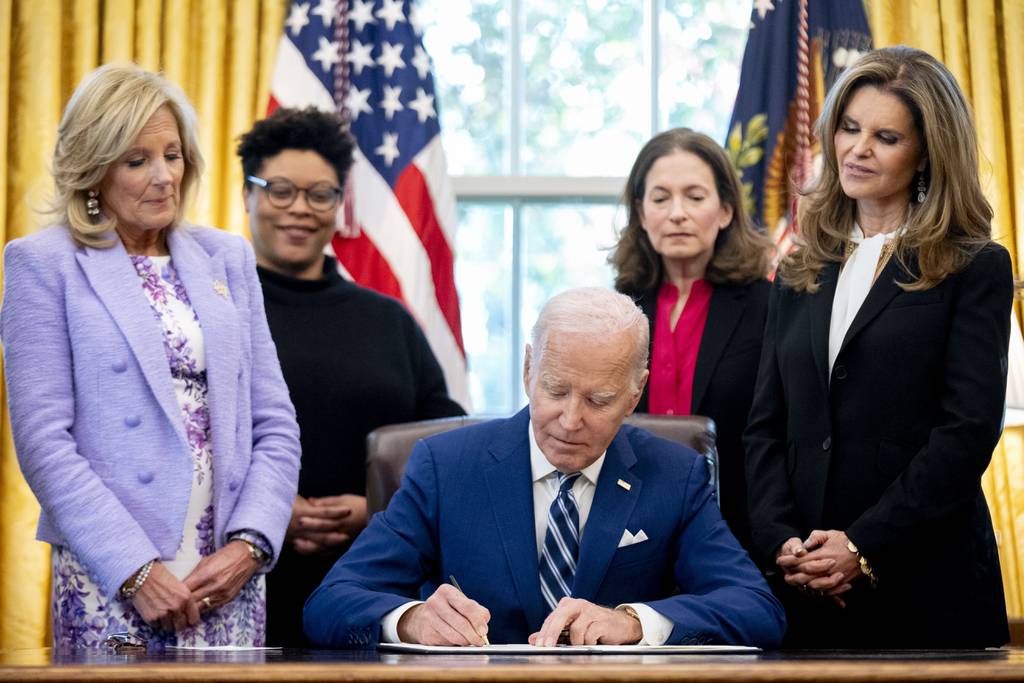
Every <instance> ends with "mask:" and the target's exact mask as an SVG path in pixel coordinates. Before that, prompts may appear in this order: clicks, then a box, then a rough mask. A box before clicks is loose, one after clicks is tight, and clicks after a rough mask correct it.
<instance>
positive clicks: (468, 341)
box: [455, 202, 516, 414]
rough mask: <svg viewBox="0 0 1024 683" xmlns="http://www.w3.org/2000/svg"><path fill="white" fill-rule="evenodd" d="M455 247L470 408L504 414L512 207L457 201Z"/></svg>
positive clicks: (509, 369) (509, 365)
mask: <svg viewBox="0 0 1024 683" xmlns="http://www.w3.org/2000/svg"><path fill="white" fill-rule="evenodd" d="M455 249H456V253H457V256H456V259H455V285H456V287H457V288H458V290H459V309H460V311H461V313H462V340H463V343H464V344H465V346H466V361H467V363H468V364H469V395H470V398H471V400H472V401H473V412H475V413H491V414H508V413H511V412H512V411H513V410H514V409H515V408H516V406H515V405H513V403H512V399H513V394H512V393H511V387H512V386H513V384H512V383H513V370H514V359H513V356H512V354H513V351H512V324H513V321H514V319H515V316H514V315H512V207H511V206H508V205H505V204H484V203H468V202H461V203H460V204H459V230H458V234H457V235H456V238H455Z"/></svg>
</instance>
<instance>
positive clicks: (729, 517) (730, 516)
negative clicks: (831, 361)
mask: <svg viewBox="0 0 1024 683" xmlns="http://www.w3.org/2000/svg"><path fill="white" fill-rule="evenodd" d="M769 290H770V286H769V284H768V281H767V280H755V281H754V282H750V283H748V284H743V285H737V284H727V285H714V289H713V291H712V294H711V305H710V308H709V309H708V319H707V323H706V324H705V326H704V335H703V336H702V337H701V340H700V348H699V349H698V350H697V367H696V369H695V371H694V374H693V400H692V407H691V410H690V412H692V413H693V414H694V415H705V416H707V417H710V418H711V419H713V420H714V421H715V426H716V430H717V441H716V443H717V446H718V458H719V470H720V471H719V477H720V482H719V484H720V496H719V498H720V500H719V505H720V506H721V509H722V516H723V517H725V520H726V522H728V523H729V528H730V529H732V532H733V534H735V536H736V538H737V539H739V541H740V544H742V545H743V547H744V548H746V549H748V550H749V549H750V547H751V545H750V523H749V519H748V515H747V487H746V479H745V476H744V467H743V443H742V440H741V439H742V434H743V429H744V427H746V425H747V413H748V412H749V411H750V403H751V401H752V400H753V395H754V380H755V378H756V377H757V364H758V359H759V358H760V355H761V340H762V337H763V335H764V324H765V318H766V316H767V314H768V292H769ZM633 296H634V298H635V299H636V301H637V304H638V305H639V306H640V308H641V309H642V310H643V312H644V313H645V314H646V315H647V320H648V321H649V323H650V326H651V350H652V351H653V346H654V319H655V314H656V311H657V301H658V287H655V288H653V289H649V290H646V291H644V292H640V293H638V294H633ZM648 393H649V387H646V386H645V387H644V393H643V396H642V397H641V398H640V403H639V404H638V405H637V411H638V412H641V413H643V412H647V410H648Z"/></svg>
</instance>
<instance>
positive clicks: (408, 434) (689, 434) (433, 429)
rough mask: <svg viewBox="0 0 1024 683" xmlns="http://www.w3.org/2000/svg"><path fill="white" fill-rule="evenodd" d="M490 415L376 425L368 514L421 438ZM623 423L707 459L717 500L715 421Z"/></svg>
mask: <svg viewBox="0 0 1024 683" xmlns="http://www.w3.org/2000/svg"><path fill="white" fill-rule="evenodd" d="M490 419H493V418H492V417H485V416H466V417H444V418H440V419H437V420H421V421H419V422H405V423H402V424H394V425H387V426H385V427H379V428H377V429H375V430H373V431H372V432H370V433H369V434H368V435H367V436H366V511H367V514H368V515H373V514H374V513H375V512H380V511H381V510H383V509H384V508H386V507H387V505H388V501H390V500H391V496H393V495H394V494H395V491H397V490H398V486H399V484H401V482H402V474H403V473H404V472H405V463H406V461H407V460H408V459H409V455H410V454H411V453H412V449H413V446H415V445H416V442H417V441H419V440H420V439H425V438H426V437H428V436H432V435H433V434H439V433H441V432H447V431H448V430H451V429H457V428H459V427H466V426H468V425H472V424H477V423H478V422H485V421H487V420H490ZM625 421H626V424H631V425H633V426H636V427H640V428H642V429H646V430H647V431H649V432H652V433H653V434H655V435H657V436H660V437H661V438H663V439H668V440H669V441H675V442H676V443H680V444H682V445H684V446H689V447H690V448H692V449H693V450H695V451H697V452H698V453H700V454H701V455H703V456H704V457H705V459H707V463H708V485H709V486H711V487H712V488H713V489H714V492H715V500H718V450H717V449H716V448H715V422H714V420H712V419H711V418H709V417H704V416H702V415H686V416H681V415H646V414H635V415H630V416H629V417H627V418H626V420H625Z"/></svg>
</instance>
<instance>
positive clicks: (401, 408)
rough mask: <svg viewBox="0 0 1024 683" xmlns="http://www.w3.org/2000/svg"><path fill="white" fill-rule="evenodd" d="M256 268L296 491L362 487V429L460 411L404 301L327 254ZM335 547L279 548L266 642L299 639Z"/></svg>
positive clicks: (270, 591)
mask: <svg viewBox="0 0 1024 683" xmlns="http://www.w3.org/2000/svg"><path fill="white" fill-rule="evenodd" d="M257 270H258V272H259V278H260V282H261V283H262V285H263V298H264V305H265V307H266V310H267V321H268V322H269V324H270V333H271V335H272V336H273V338H274V343H275V344H276V345H277V355H278V358H279V359H280V361H281V370H282V372H283V373H284V379H285V382H286V383H287V384H288V389H289V392H290V393H291V399H292V403H294V404H295V411H296V414H297V416H298V421H299V428H300V430H301V442H302V469H301V471H300V473H299V494H300V495H303V496H332V495H339V494H342V493H353V494H358V495H365V492H366V472H365V460H366V435H367V434H368V433H370V432H371V431H373V430H374V429H376V428H377V427H379V426H381V425H386V424H394V423H397V422H410V421H412V420H425V419H430V418H435V417H448V416H452V415H462V414H464V411H463V410H462V408H461V407H460V406H459V404H457V403H455V402H454V401H453V400H451V399H450V398H448V392H447V389H446V387H445V383H444V375H443V374H442V373H441V367H440V366H439V365H438V363H437V359H435V358H434V354H433V353H432V352H431V350H430V347H429V345H428V344H427V340H426V337H424V336H423V332H422V331H421V330H420V328H419V326H418V325H417V324H416V321H415V320H413V318H412V316H410V315H409V313H408V312H407V311H406V310H405V308H404V307H403V306H402V304H401V303H399V302H398V301H396V300H395V299H392V298H390V297H386V296H383V295H381V294H378V293H376V292H373V291H371V290H369V289H366V288H364V287H360V286H359V285H356V284H353V283H351V282H348V281H347V280H345V279H344V278H342V277H341V276H340V275H339V274H338V270H337V265H336V262H335V261H334V259H332V258H329V257H324V275H323V277H321V278H320V279H318V280H301V279H298V278H293V277H289V276H287V275H282V274H281V273H276V272H274V271H271V270H267V269H265V268H257ZM338 556H339V554H332V555H330V556H317V557H308V556H302V555H299V554H297V553H295V552H293V551H289V549H288V548H286V549H285V551H284V552H282V553H281V557H280V559H279V561H278V565H277V567H276V568H275V569H274V570H273V572H271V574H270V576H269V578H268V584H267V593H268V595H267V602H268V605H267V607H268V614H267V643H268V644H270V645H286V646H302V645H304V644H305V643H304V642H303V641H302V640H300V638H301V634H302V605H303V603H304V602H305V599H306V597H307V596H308V595H309V593H311V592H312V591H313V589H314V588H316V587H317V586H318V585H319V583H320V580H321V579H322V578H323V575H324V574H325V573H326V572H327V571H328V570H329V569H330V568H331V566H332V565H333V564H334V562H335V560H337V558H338Z"/></svg>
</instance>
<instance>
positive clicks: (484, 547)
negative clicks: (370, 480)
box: [304, 409, 785, 647]
mask: <svg viewBox="0 0 1024 683" xmlns="http://www.w3.org/2000/svg"><path fill="white" fill-rule="evenodd" d="M529 417H530V416H529V411H528V410H527V409H524V410H522V411H521V412H520V413H519V414H517V415H515V416H514V417H512V418H509V419H504V420H494V421H491V422H486V423H483V424H479V425H475V426H471V427H466V428H463V429H458V430H454V431H451V432H447V433H444V434H440V435H437V436H434V437H431V438H429V439H426V440H424V441H421V442H420V443H418V444H417V445H416V448H415V449H414V451H413V453H412V456H411V457H410V459H409V464H408V467H407V469H406V473H405V477H404V479H403V482H402V486H401V488H400V489H399V491H398V492H397V493H396V494H395V496H394V498H393V499H392V500H391V503H390V505H388V508H387V509H386V510H385V511H384V512H382V513H380V514H378V515H376V516H374V518H373V519H372V520H371V521H370V524H369V526H368V527H367V529H366V530H365V531H364V532H363V533H362V534H361V535H360V536H359V538H358V539H357V541H356V542H355V544H354V545H353V546H352V548H351V549H350V550H349V551H348V552H347V553H345V555H344V556H343V557H342V558H341V559H340V560H339V561H338V563H337V564H336V565H335V566H334V568H333V569H332V570H331V571H330V573H328V575H327V576H326V577H325V578H324V581H323V583H322V584H321V585H320V587H319V588H318V589H317V590H316V591H315V592H314V593H313V594H312V595H311V596H310V598H309V600H308V601H307V602H306V607H305V612H304V622H305V629H306V633H307V635H308V636H309V637H310V638H311V639H312V640H313V641H314V642H316V643H318V644H320V645H324V646H333V647H372V646H374V645H375V644H376V643H377V641H378V639H379V637H380V623H381V619H382V617H383V616H384V615H385V614H387V613H388V612H389V611H391V610H392V609H394V608H396V607H398V606H400V605H402V604H404V603H405V602H407V601H408V600H410V599H414V598H417V597H421V596H427V595H429V594H431V593H432V592H433V591H434V590H435V589H436V587H437V586H438V585H439V583H440V582H442V581H444V580H446V578H447V577H448V575H450V574H451V575H454V576H456V577H458V579H459V583H460V584H461V587H462V589H463V590H464V591H465V592H466V594H467V595H469V596H470V597H472V598H473V599H474V600H476V601H477V602H479V603H480V604H481V605H483V606H484V607H486V608H487V609H488V610H489V611H490V613H491V621H490V626H489V629H490V630H489V634H488V635H489V638H490V641H491V642H492V643H525V642H526V640H527V638H528V636H529V635H530V634H531V633H533V632H535V631H537V630H538V629H539V628H540V625H541V623H542V622H543V621H544V618H545V617H546V616H547V614H548V610H547V609H546V606H545V603H544V601H543V599H542V598H541V592H540V581H539V578H538V557H537V541H536V531H535V526H534V517H533V490H532V486H533V482H532V477H531V471H530V450H529V440H528V435H527V428H528V424H529ZM619 481H623V482H625V483H626V484H627V485H628V488H627V487H624V486H620V485H619V484H618V482H619ZM626 529H628V530H629V531H630V532H631V533H637V532H639V531H640V530H641V529H642V530H643V531H644V532H645V533H646V535H647V537H648V539H649V540H647V541H644V542H641V543H638V544H635V545H630V546H627V547H624V548H618V547H617V546H618V544H619V540H620V539H621V538H622V533H623V531H624V530H626ZM573 596H574V597H577V598H583V599H586V600H589V601H591V602H594V603H596V604H600V605H607V606H612V607H614V606H615V605H618V604H620V603H624V602H644V603H647V604H649V605H650V606H651V607H652V608H654V609H655V610H657V611H658V612H660V613H661V614H663V615H665V616H666V617H667V618H668V619H670V620H671V621H672V622H673V623H674V624H675V626H674V628H673V630H672V633H671V636H670V637H669V641H668V642H669V643H728V644H749V645H758V646H761V647H775V646H776V645H777V644H778V643H779V642H780V641H781V639H782V635H783V632H784V630H785V617H784V615H783V611H782V608H781V606H780V604H779V603H778V602H777V601H776V599H775V598H774V597H773V596H772V594H771V591H770V590H769V589H768V586H767V584H766V583H765V581H764V579H763V578H762V577H761V575H760V573H759V572H758V570H757V569H756V568H755V566H754V564H753V562H752V561H751V560H750V558H749V557H748V556H747V554H746V552H745V551H744V550H743V549H742V548H741V547H740V545H739V543H737V541H736V539H735V538H734V537H733V535H732V534H731V533H730V531H729V529H728V527H727V526H726V524H725V522H724V521H723V520H722V516H721V514H720V513H719V511H718V507H717V506H716V505H715V502H714V499H713V497H712V493H711V490H710V488H709V487H708V486H707V470H706V468H705V464H704V459H703V458H702V457H700V456H699V455H698V454H697V453H696V452H694V451H692V450H689V449H686V448H683V447H682V446H679V445H677V444H674V443H672V442H670V441H665V440H663V439H659V438H657V437H655V436H653V435H652V434H650V433H648V432H646V431H643V430H640V429H636V428H634V427H630V426H623V427H622V428H621V429H620V430H619V433H618V434H617V435H616V437H615V439H614V440H613V441H612V443H611V445H610V446H609V447H608V453H607V457H606V458H605V462H604V465H603V467H602V469H601V475H600V478H599V480H598V483H597V490H596V491H595V493H594V500H593V504H592V507H591V510H590V516H589V518H588V521H587V525H586V527H585V528H584V533H583V538H582V541H581V544H580V557H579V561H578V570H577V573H576V577H575V585H574V587H573Z"/></svg>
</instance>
